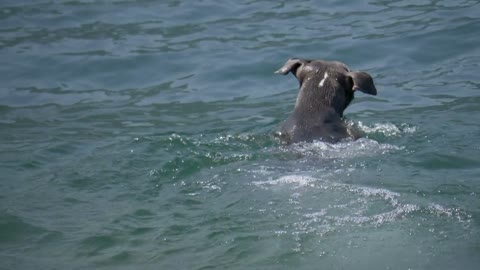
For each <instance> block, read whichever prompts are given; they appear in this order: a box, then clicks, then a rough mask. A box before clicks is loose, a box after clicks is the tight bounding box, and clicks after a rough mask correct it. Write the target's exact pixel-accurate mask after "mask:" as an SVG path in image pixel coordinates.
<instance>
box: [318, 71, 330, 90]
mask: <svg viewBox="0 0 480 270" xmlns="http://www.w3.org/2000/svg"><path fill="white" fill-rule="evenodd" d="M327 78H328V73H327V72H325V74H324V75H323V79H322V80H321V81H320V83H319V84H318V86H320V87H322V86H323V84H324V83H325V80H326V79H327Z"/></svg>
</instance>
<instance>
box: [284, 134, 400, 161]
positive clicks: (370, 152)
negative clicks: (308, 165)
mask: <svg viewBox="0 0 480 270" xmlns="http://www.w3.org/2000/svg"><path fill="white" fill-rule="evenodd" d="M403 149H404V147H400V146H396V145H392V144H384V143H379V142H377V141H374V140H371V139H367V138H360V139H358V140H356V141H344V142H340V143H336V144H331V143H326V142H321V141H314V142H312V143H304V142H301V143H297V144H294V145H292V146H291V147H289V148H288V149H287V151H288V150H293V151H294V152H297V153H299V154H302V155H305V156H318V157H322V158H354V157H359V156H374V155H379V154H386V153H388V152H390V151H397V150H403Z"/></svg>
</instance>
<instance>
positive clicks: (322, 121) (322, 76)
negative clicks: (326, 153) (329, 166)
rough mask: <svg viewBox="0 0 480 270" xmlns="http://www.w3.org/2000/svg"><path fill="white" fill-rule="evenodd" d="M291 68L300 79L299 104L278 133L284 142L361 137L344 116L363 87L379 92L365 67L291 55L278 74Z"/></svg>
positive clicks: (368, 92) (366, 91)
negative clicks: (354, 66)
mask: <svg viewBox="0 0 480 270" xmlns="http://www.w3.org/2000/svg"><path fill="white" fill-rule="evenodd" d="M289 72H291V73H292V74H293V75H294V76H295V77H296V78H297V80H298V82H299V83H300V90H299V92H298V96H297V101H296V103H295V108H294V109H293V112H292V113H291V115H290V116H289V117H288V118H287V120H286V121H285V122H284V123H283V125H282V126H281V128H280V130H279V131H278V132H277V133H276V136H277V137H279V138H280V140H281V141H282V142H284V143H287V144H290V143H296V142H302V141H304V142H312V141H314V140H320V141H324V142H328V143H336V142H339V141H341V140H343V139H347V138H352V139H354V140H355V139H358V138H359V137H360V136H359V134H358V132H354V131H351V130H350V129H349V128H348V126H347V124H346V123H345V121H344V119H343V111H344V110H345V109H346V108H347V106H348V105H349V104H350V102H351V101H352V100H353V96H354V92H355V91H357V90H359V91H361V92H363V93H366V94H369V95H376V94H377V89H376V88H375V84H374V83H373V79H372V77H371V76H370V75H369V74H368V73H366V72H362V71H351V70H350V69H349V68H348V67H347V66H346V65H345V64H343V63H341V62H337V61H332V62H330V61H324V60H307V59H300V58H290V59H288V60H287V62H286V63H285V64H284V65H283V66H282V67H281V68H280V69H279V70H277V71H275V73H276V74H283V75H286V74H288V73H289Z"/></svg>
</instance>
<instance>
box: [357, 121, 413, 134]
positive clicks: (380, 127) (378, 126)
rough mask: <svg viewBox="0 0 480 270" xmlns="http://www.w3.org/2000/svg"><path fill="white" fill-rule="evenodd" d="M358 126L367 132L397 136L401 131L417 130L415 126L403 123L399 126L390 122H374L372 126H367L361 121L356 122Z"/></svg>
mask: <svg viewBox="0 0 480 270" xmlns="http://www.w3.org/2000/svg"><path fill="white" fill-rule="evenodd" d="M358 127H359V128H360V130H362V131H363V132H365V133H367V134H370V133H381V134H383V135H385V136H399V135H401V134H402V133H415V132H416V131H417V128H416V127H415V126H409V125H407V124H405V123H404V124H401V125H400V126H396V125H395V124H392V123H375V124H373V126H368V125H365V124H364V123H362V122H358Z"/></svg>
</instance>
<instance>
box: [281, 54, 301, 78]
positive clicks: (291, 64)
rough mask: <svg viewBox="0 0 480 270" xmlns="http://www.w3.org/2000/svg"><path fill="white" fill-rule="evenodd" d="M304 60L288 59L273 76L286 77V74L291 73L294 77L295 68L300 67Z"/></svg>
mask: <svg viewBox="0 0 480 270" xmlns="http://www.w3.org/2000/svg"><path fill="white" fill-rule="evenodd" d="M303 62H304V60H302V59H298V58H290V59H288V60H287V62H285V64H283V67H281V68H280V69H279V70H277V71H275V74H282V75H287V74H288V72H292V73H293V75H296V74H295V73H296V71H297V68H298V67H299V66H300V65H302V64H303Z"/></svg>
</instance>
